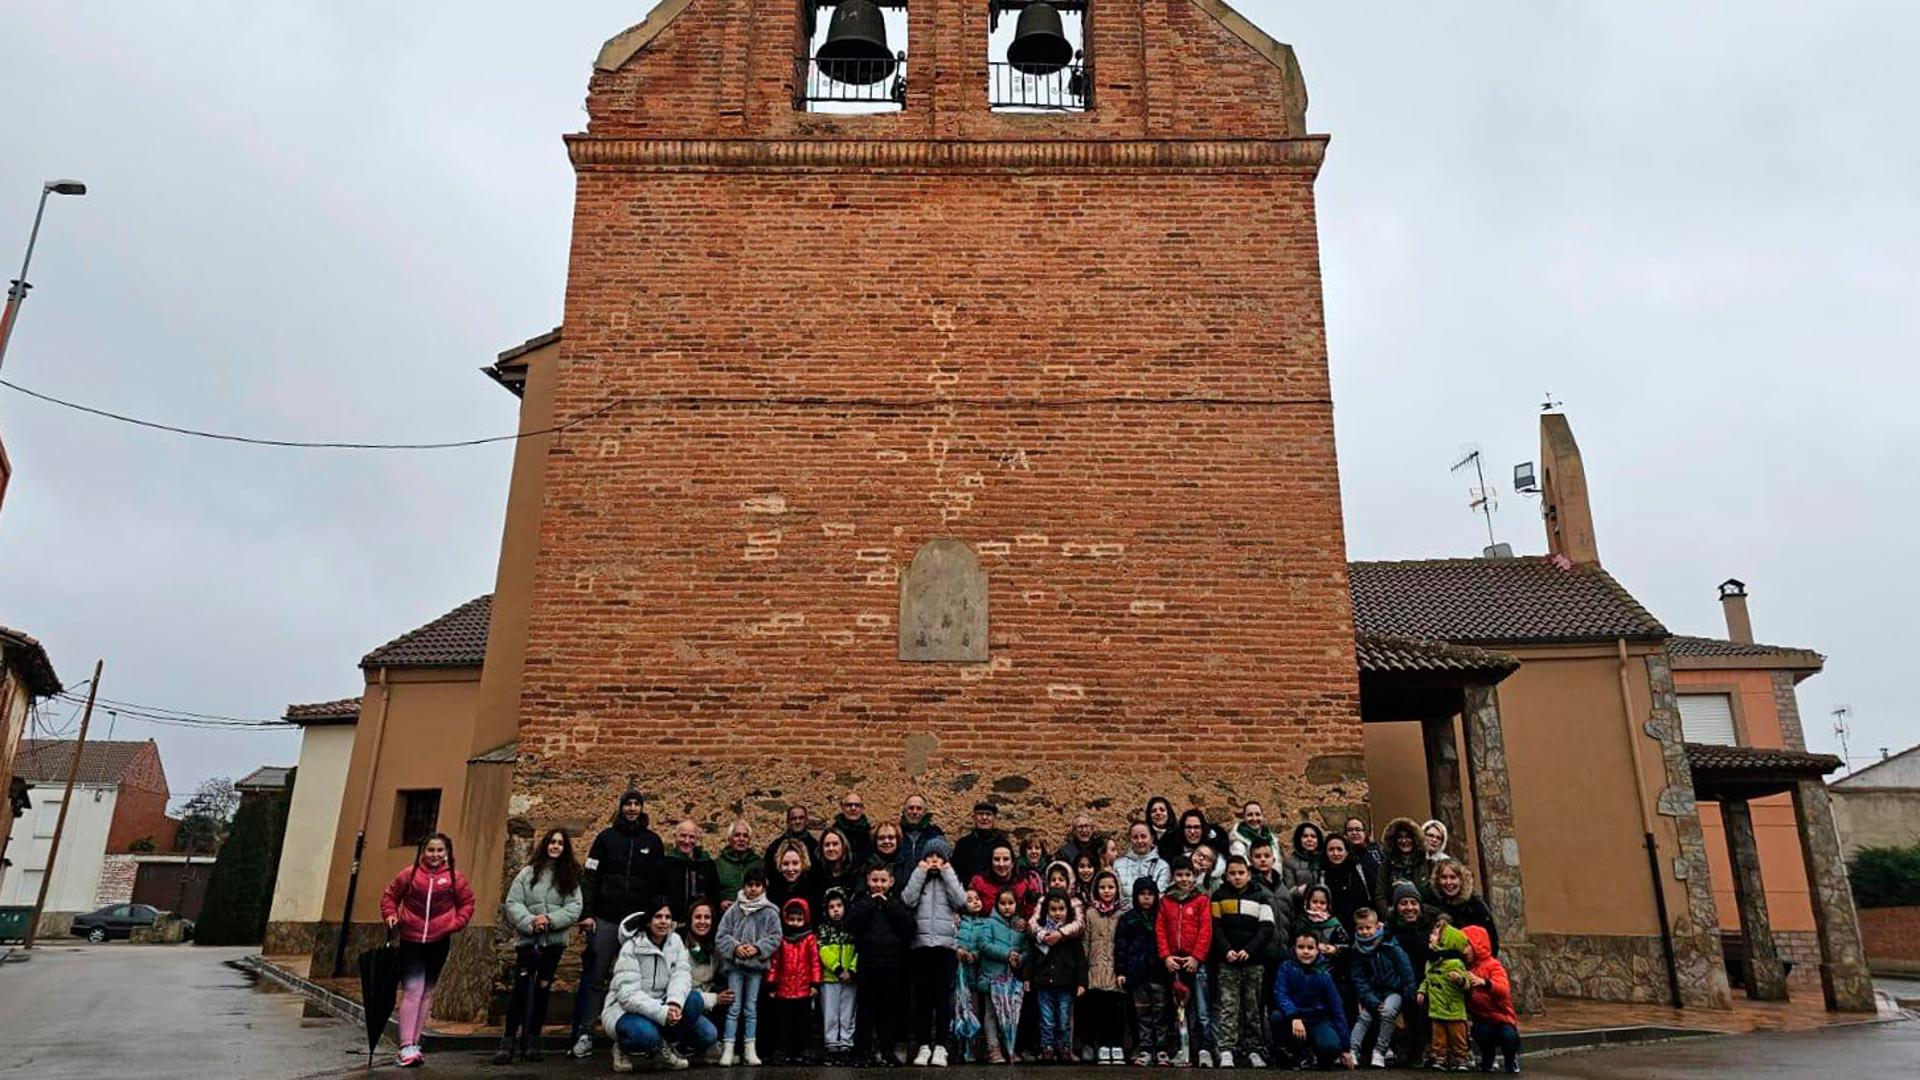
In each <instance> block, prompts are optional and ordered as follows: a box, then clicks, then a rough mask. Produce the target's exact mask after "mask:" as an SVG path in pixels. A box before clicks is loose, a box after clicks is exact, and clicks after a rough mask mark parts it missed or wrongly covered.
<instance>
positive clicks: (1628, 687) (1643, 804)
mask: <svg viewBox="0 0 1920 1080" xmlns="http://www.w3.org/2000/svg"><path fill="white" fill-rule="evenodd" d="M1614 645H1615V647H1616V649H1617V651H1618V653H1619V658H1620V666H1619V673H1620V706H1621V713H1620V715H1621V717H1622V718H1623V719H1624V720H1625V721H1626V725H1627V753H1628V754H1629V755H1631V757H1632V759H1633V790H1634V794H1635V796H1636V798H1635V800H1634V802H1635V805H1637V806H1639V808H1640V837H1641V840H1642V842H1643V843H1644V844H1645V845H1646V849H1647V877H1648V878H1649V880H1651V881H1652V882H1653V910H1654V914H1655V916H1656V917H1657V918H1658V919H1659V920H1660V954H1661V958H1662V959H1664V960H1665V961H1666V964H1667V998H1668V1000H1669V1001H1670V1002H1671V1003H1672V1005H1673V1007H1674V1008H1676V1009H1679V1008H1684V1007H1685V1004H1684V1002H1683V1001H1682V1000H1681V997H1680V961H1679V959H1678V958H1677V957H1676V956H1675V955H1674V949H1673V926H1672V924H1671V923H1670V922H1669V921H1668V915H1667V886H1666V882H1665V881H1664V880H1663V879H1662V877H1661V874H1660V845H1659V842H1658V841H1656V840H1655V839H1654V835H1653V810H1652V807H1651V806H1650V804H1649V803H1648V801H1647V778H1646V774H1644V773H1642V772H1641V771H1640V733H1639V732H1638V731H1635V730H1634V724H1633V684H1632V682H1631V681H1629V680H1628V678H1627V639H1626V638H1615V639H1614Z"/></svg>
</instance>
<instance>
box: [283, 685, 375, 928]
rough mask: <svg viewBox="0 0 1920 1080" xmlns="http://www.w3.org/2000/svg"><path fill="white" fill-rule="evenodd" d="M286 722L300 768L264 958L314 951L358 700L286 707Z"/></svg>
mask: <svg viewBox="0 0 1920 1080" xmlns="http://www.w3.org/2000/svg"><path fill="white" fill-rule="evenodd" d="M286 718H287V719H288V720H289V721H291V722H293V723H296V724H299V725H300V726H301V728H302V729H303V730H302V732H301V736H300V763H299V765H298V766H296V767H295V769H294V773H293V776H294V781H293V800H292V801H291V802H290V803H289V804H288V806H287V831H286V834H285V836H284V837H283V838H282V839H281V842H280V875H279V877H278V878H276V879H275V880H274V884H273V906H272V908H271V909H270V911H269V913H268V915H267V937H266V941H265V943H263V944H262V946H261V951H262V952H264V953H266V954H267V955H269V956H277V955H305V954H306V953H308V952H310V951H311V950H312V948H313V927H314V925H315V924H316V923H319V922H321V921H322V917H323V914H324V913H323V912H322V911H321V907H322V904H323V901H324V900H325V899H326V893H327V870H328V866H329V864H330V862H331V860H332V857H333V834H334V830H335V828H336V826H337V825H338V824H339V821H340V803H341V800H342V799H343V798H345V797H346V789H347V763H348V761H349V759H351V758H352V756H353V732H354V727H355V725H356V724H358V723H359V720H360V699H359V698H345V699H342V700H340V701H327V702H320V703H318V704H313V705H290V706H288V707H287V717H286Z"/></svg>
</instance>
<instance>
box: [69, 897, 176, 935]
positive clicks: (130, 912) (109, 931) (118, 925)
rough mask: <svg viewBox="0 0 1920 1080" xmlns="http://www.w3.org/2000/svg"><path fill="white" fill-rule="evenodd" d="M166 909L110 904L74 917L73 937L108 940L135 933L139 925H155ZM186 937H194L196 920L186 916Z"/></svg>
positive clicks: (146, 905)
mask: <svg viewBox="0 0 1920 1080" xmlns="http://www.w3.org/2000/svg"><path fill="white" fill-rule="evenodd" d="M165 914H166V912H164V911H161V910H160V909H159V908H156V907H154V906H152V905H151V904H108V905H107V906H106V907H103V908H100V909H99V910H97V911H91V912H88V913H87V914H85V915H75V916H74V917H73V936H74V937H83V938H86V939H87V940H88V941H96V942H97V941H109V940H112V939H113V938H125V937H131V936H132V935H133V930H134V928H135V927H137V926H152V925H153V923H154V920H156V919H158V918H159V917H160V916H162V915H165ZM181 922H182V923H183V924H184V927H183V928H184V930H185V931H186V938H187V940H189V941H191V940H193V922H192V920H190V919H183V920H181Z"/></svg>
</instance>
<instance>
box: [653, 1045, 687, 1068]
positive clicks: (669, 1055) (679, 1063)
mask: <svg viewBox="0 0 1920 1080" xmlns="http://www.w3.org/2000/svg"><path fill="white" fill-rule="evenodd" d="M660 1064H662V1065H664V1066H666V1067H667V1068H669V1069H684V1068H686V1067H687V1065H688V1064H690V1063H689V1062H688V1061H687V1059H686V1058H684V1057H682V1056H681V1054H680V1051H678V1050H675V1049H674V1048H673V1047H671V1046H668V1045H667V1044H666V1043H661V1044H660Z"/></svg>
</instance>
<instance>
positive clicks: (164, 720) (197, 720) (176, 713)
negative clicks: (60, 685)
mask: <svg viewBox="0 0 1920 1080" xmlns="http://www.w3.org/2000/svg"><path fill="white" fill-rule="evenodd" d="M57 696H58V697H59V698H60V699H61V700H63V701H67V702H71V701H72V700H73V695H72V694H71V692H62V693H61V694H59V695H57ZM102 700H103V701H104V699H102ZM107 708H108V710H109V711H111V712H113V713H115V714H117V715H119V716H122V717H125V718H127V719H129V720H144V721H146V722H148V723H153V724H169V725H172V726H175V727H188V728H202V729H212V730H220V731H245V730H271V731H285V730H288V729H291V728H294V727H297V726H298V725H297V724H290V723H287V722H286V721H284V720H249V719H245V718H242V717H238V716H220V715H217V714H214V713H198V712H190V711H188V710H185V709H169V708H166V707H164V706H159V705H141V704H139V703H137V702H128V701H115V702H112V703H111V704H109V705H108V706H107Z"/></svg>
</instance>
